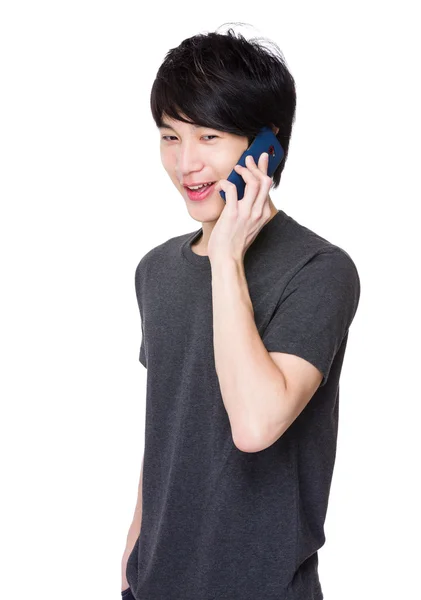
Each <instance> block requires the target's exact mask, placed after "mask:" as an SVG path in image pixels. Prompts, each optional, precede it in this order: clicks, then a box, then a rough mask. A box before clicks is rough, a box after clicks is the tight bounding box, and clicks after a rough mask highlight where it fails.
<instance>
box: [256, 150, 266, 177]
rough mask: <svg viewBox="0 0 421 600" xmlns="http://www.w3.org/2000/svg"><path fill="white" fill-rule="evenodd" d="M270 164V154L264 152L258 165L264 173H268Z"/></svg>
mask: <svg viewBox="0 0 421 600" xmlns="http://www.w3.org/2000/svg"><path fill="white" fill-rule="evenodd" d="M268 165H269V154H268V153H267V152H262V154H261V155H260V156H259V162H258V163H257V167H258V169H259V170H260V171H261V172H262V173H263V175H267V173H268Z"/></svg>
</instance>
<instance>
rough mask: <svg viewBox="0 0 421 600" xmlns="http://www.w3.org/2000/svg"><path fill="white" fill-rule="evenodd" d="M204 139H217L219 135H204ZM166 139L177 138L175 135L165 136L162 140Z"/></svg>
mask: <svg viewBox="0 0 421 600" xmlns="http://www.w3.org/2000/svg"><path fill="white" fill-rule="evenodd" d="M202 137H207V138H216V137H218V136H217V135H204V136H202ZM166 138H176V136H175V135H163V136H162V139H163V140H165V139H166Z"/></svg>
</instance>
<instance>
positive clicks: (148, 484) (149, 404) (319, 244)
mask: <svg viewBox="0 0 421 600" xmlns="http://www.w3.org/2000/svg"><path fill="white" fill-rule="evenodd" d="M295 104H296V95H295V85H294V80H293V78H292V76H291V74H290V73H289V71H288V69H287V67H286V65H285V62H284V61H283V59H282V58H281V57H279V56H276V55H275V54H272V53H271V52H270V51H268V50H267V49H265V48H264V47H262V46H260V45H259V44H258V43H257V42H255V41H253V40H252V41H247V40H246V39H244V38H243V37H242V36H241V35H240V36H238V37H236V36H235V34H234V32H233V31H232V30H229V31H228V33H227V34H223V35H222V34H218V33H209V34H206V35H204V34H202V35H197V36H194V37H192V38H189V39H187V40H184V42H182V43H181V44H180V46H179V47H178V48H175V49H172V50H171V51H170V52H169V53H168V54H167V56H166V58H165V60H164V63H163V64H162V66H161V67H160V69H159V71H158V74H157V78H156V80H155V82H154V85H153V88H152V95H151V108H152V113H153V117H154V119H155V121H156V123H157V126H158V128H159V133H160V136H161V160H162V163H163V166H164V168H165V170H166V172H167V173H168V175H169V177H170V178H171V180H172V181H173V183H174V185H175V186H176V188H177V190H178V191H179V192H180V194H181V196H182V198H183V200H184V202H185V204H186V207H187V210H188V211H189V214H190V215H191V217H192V218H193V219H194V220H196V221H198V222H200V223H201V228H200V229H198V230H196V231H194V232H192V233H188V234H185V235H181V236H177V237H173V238H171V239H169V240H168V241H166V242H165V243H163V244H160V245H159V246H157V247H155V248H153V249H152V250H151V251H149V252H148V253H147V254H146V255H145V256H144V257H143V258H142V259H141V261H140V263H139V264H138V266H137V268H136V274H135V286H136V294H137V300H138V304H139V310H140V316H141V323H142V340H141V345H140V355H139V359H140V362H141V363H142V364H143V365H144V366H145V367H146V368H147V369H148V379H147V400H146V430H145V453H144V465H143V468H142V474H141V481H140V484H139V498H138V505H137V508H136V513H135V518H134V521H133V525H132V528H131V531H130V534H129V536H128V541H127V547H126V551H125V553H124V558H123V561H122V568H123V582H122V596H123V597H124V598H135V599H136V600H146V599H147V600H211V599H212V600H220V599H221V600H222V599H229V600H310V598H311V599H313V600H321V599H322V598H323V593H322V589H321V585H320V581H319V577H318V553H317V551H318V549H319V548H321V547H322V546H323V544H324V542H325V536H324V521H325V516H326V511H327V505H328V497H329V489H330V484H331V478H332V473H333V467H334V461H335V452H336V441H337V427H338V402H339V377H340V373H341V368H342V364H343V360H344V354H345V348H346V345H347V340H348V331H349V327H350V325H351V322H352V321H353V318H354V315H355V313H356V310H357V306H358V302H359V296H360V281H359V276H358V272H357V269H356V267H355V264H354V262H353V261H352V259H351V258H350V256H349V255H348V254H347V252H346V251H345V250H343V249H342V248H340V247H338V246H336V245H334V244H332V243H331V242H329V241H328V240H326V239H324V238H322V237H321V236H319V235H318V234H316V233H314V232H313V231H311V230H309V229H308V228H306V227H304V226H303V225H301V224H299V223H298V222H297V221H295V220H294V219H293V218H292V217H290V216H289V215H287V214H286V213H285V212H284V211H282V210H278V209H277V208H276V207H275V206H274V205H273V203H272V201H271V199H270V196H269V194H268V192H269V189H270V187H277V186H278V185H279V181H280V177H281V173H282V170H283V168H284V164H285V159H286V156H287V153H288V145H289V139H290V135H291V130H292V124H293V121H294V117H295ZM265 125H269V126H271V127H272V129H273V131H274V132H275V134H276V135H277V138H278V140H279V141H280V143H281V145H282V146H283V148H284V151H285V158H284V160H283V161H282V162H281V164H280V165H279V167H278V169H277V170H276V171H275V174H274V176H273V180H271V179H270V178H269V177H268V176H267V160H266V158H265V156H264V155H262V156H261V157H260V158H259V160H258V163H257V164H255V163H254V162H253V161H250V162H248V163H247V166H246V167H236V169H237V172H238V173H240V174H241V175H242V176H243V178H244V180H245V182H246V190H245V195H244V198H243V199H242V200H241V201H239V200H238V199H237V195H236V188H235V187H234V186H233V185H232V184H229V182H228V181H227V177H228V176H229V174H230V172H231V170H232V169H233V167H234V166H235V165H236V164H237V161H238V159H239V157H240V156H241V154H242V153H243V151H244V150H245V149H246V148H247V147H248V146H249V145H250V143H251V142H252V140H253V137H254V136H255V135H256V134H257V133H258V132H259V130H260V129H261V127H263V126H265ZM212 182H215V183H214V184H213V185H212V186H210V187H209V189H207V190H205V191H201V192H194V191H190V190H189V189H188V188H189V187H192V186H197V185H199V184H205V183H212ZM220 189H222V190H224V191H225V192H226V203H225V202H224V200H223V199H222V198H221V195H220V193H219V190H220Z"/></svg>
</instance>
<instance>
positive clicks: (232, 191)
mask: <svg viewBox="0 0 421 600" xmlns="http://www.w3.org/2000/svg"><path fill="white" fill-rule="evenodd" d="M215 189H216V190H217V191H219V190H223V191H224V192H225V205H226V207H228V209H227V210H229V211H231V210H234V209H235V210H237V203H238V195H237V187H236V186H235V185H234V184H233V183H232V182H231V181H228V180H227V179H220V180H219V182H218V183H217V184H216V186H215Z"/></svg>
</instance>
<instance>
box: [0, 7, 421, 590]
mask: <svg viewBox="0 0 421 600" xmlns="http://www.w3.org/2000/svg"><path fill="white" fill-rule="evenodd" d="M224 4H225V5H226V3H224ZM226 6H227V5H226ZM229 6H230V9H229V10H223V9H222V8H221V7H219V8H216V6H215V4H214V3H205V4H199V5H198V4H197V3H196V2H178V3H168V5H167V6H165V5H163V4H162V3H150V4H149V5H148V4H143V5H142V3H141V2H133V1H124V2H116V1H108V2H104V1H102V2H98V1H97V2H95V1H93V0H83V2H82V1H80V0H79V1H78V0H73V1H72V2H59V1H56V2H52V1H51V2H46V1H39V2H20V1H18V0H15V1H14V2H12V1H9V2H3V3H2V5H1V11H0V61H1V71H0V82H1V94H0V103H1V106H0V119H1V121H0V128H1V129H0V151H1V156H0V159H1V165H0V168H1V177H0V193H1V218H0V227H1V230H0V244H1V247H0V256H1V290H2V291H1V311H0V315H1V323H0V326H1V356H0V359H1V372H2V375H1V431H0V439H1V448H0V450H1V456H2V466H1V483H2V490H3V491H2V493H1V511H0V515H1V516H0V518H1V523H0V525H1V535H0V539H1V542H0V544H1V553H2V556H1V563H2V568H1V570H2V575H1V583H0V597H1V598H4V599H6V598H34V599H38V598H43V599H48V600H50V599H51V600H70V599H71V600H74V599H75V598H78V599H81V600H84V599H95V600H96V599H98V600H99V599H101V600H111V599H113V598H114V599H117V598H119V597H120V584H121V580H120V563H121V556H122V554H123V551H124V547H125V542H126V535H127V531H128V528H129V525H130V522H131V519H132V515H133V511H134V507H135V503H136V495H137V485H138V478H139V472H140V467H141V460H142V455H143V448H144V445H143V444H144V415H145V391H146V370H145V369H144V367H143V366H142V365H141V364H140V363H139V361H138V353H139V343H140V333H141V331H140V318H139V312H138V307H137V303H136V297H135V288H134V272H135V268H136V266H137V264H138V262H139V260H140V259H141V258H142V256H143V255H144V254H145V253H146V252H147V251H148V250H150V249H151V248H153V247H154V246H156V245H158V244H160V243H162V242H164V241H165V240H167V239H169V238H170V237H174V236H176V235H181V234H183V233H187V232H193V231H194V230H197V229H199V228H200V226H201V223H198V222H196V221H194V220H192V219H191V217H190V216H189V214H188V212H187V208H186V206H185V202H184V200H183V198H182V197H181V195H180V194H179V193H178V192H177V190H176V189H175V188H174V186H173V185H172V183H171V181H170V179H169V177H168V176H167V174H166V172H165V171H164V169H163V167H162V164H161V162H160V156H159V134H158V131H157V130H156V128H155V124H154V122H153V120H152V116H151V114H150V108H149V94H150V89H151V86H152V83H153V80H154V77H155V74H156V72H157V70H158V68H159V66H160V64H161V62H162V61H163V59H164V56H165V54H166V52H167V51H168V50H169V49H170V48H173V47H175V46H177V45H178V44H179V43H180V42H181V41H182V40H183V39H185V38H186V37H190V36H192V35H195V34H196V33H200V32H206V31H213V30H215V29H216V28H218V27H219V26H221V25H223V24H224V23H226V22H228V21H242V22H245V23H247V24H249V25H251V26H252V27H253V28H254V30H253V29H251V28H250V27H249V28H248V29H247V30H244V28H243V33H245V35H248V36H254V35H263V36H264V37H267V38H269V39H271V40H273V41H274V42H275V43H277V44H278V46H279V47H280V49H281V51H282V52H283V54H284V56H285V58H286V61H287V64H288V67H289V68H290V70H291V72H292V74H293V76H294V78H295V81H296V86H297V115H296V122H295V125H294V129H293V133H292V139H291V144H290V151H289V157H288V160H287V163H286V167H285V171H284V175H283V177H282V180H281V184H280V187H279V188H278V189H277V190H275V191H274V192H272V194H271V197H272V200H273V202H274V204H275V206H276V207H277V208H282V209H283V210H285V211H286V212H287V213H288V214H290V215H291V216H292V217H293V218H295V219H296V220H298V221H299V222H300V223H302V224H303V225H305V226H307V227H309V228H310V229H312V230H314V231H315V232H317V233H318V234H320V235H322V236H323V237H325V238H327V239H329V240H330V241H331V242H333V243H336V244H338V245H339V246H341V247H342V248H344V249H345V250H346V251H347V252H348V253H349V254H350V255H351V257H352V258H353V260H354V261H355V263H356V265H357V267H358V271H359V274H360V278H361V299H360V306H359V308H358V312H357V315H356V317H355V320H354V322H353V324H352V328H351V331H350V335H349V341H348V348H347V353H346V357H345V362H344V366H343V370H342V377H341V397H340V426H339V440H338V453H337V459H336V465H335V471H334V476H333V482H332V488H331V496H330V502H329V509H328V515H327V520H326V524H325V533H326V543H325V545H324V547H323V548H322V549H321V550H320V551H319V561H320V564H319V573H320V580H321V583H322V588H323V591H324V595H325V600H338V599H340V600H355V598H358V600H373V599H375V598H379V599H382V600H386V599H387V600H388V599H390V600H392V599H393V600H396V598H411V599H413V598H420V597H421V594H420V591H419V560H420V552H419V539H420V533H421V531H420V519H419V506H420V505H421V498H420V494H419V492H417V491H416V486H417V484H419V472H420V467H419V458H420V455H421V453H420V445H419V435H418V430H419V426H420V425H419V416H420V410H419V403H420V400H421V398H420V392H419V380H420V376H419V372H420V370H419V359H420V350H419V349H420V342H419V340H420V337H419V336H420V327H419V324H420V323H419V307H420V305H421V303H420V293H419V291H418V290H419V288H418V290H417V289H416V285H417V284H418V283H419V281H418V280H419V275H420V267H419V259H420V253H419V231H420V229H419V222H418V220H417V217H416V206H417V205H418V204H419V201H420V185H419V175H420V168H419V162H420V152H419V138H420V133H421V131H420V129H421V128H420V106H421V97H420V89H419V88H420V76H419V73H420V67H419V63H420V45H419V22H418V21H417V20H416V19H415V8H416V2H411V3H410V2H400V3H397V2H396V3H391V2H369V1H364V2H362V1H360V2H355V1H354V2H347V3H345V2H333V1H332V2H323V1H320V2H310V1H309V2H300V1H294V2H274V3H271V4H267V3H266V4H262V3H260V4H259V3H256V2H248V3H247V2H244V1H243V2H231V3H230V5H229ZM237 29H238V28H237ZM417 38H418V39H417ZM417 208H418V207H417ZM163 600H164V599H163ZM166 600H171V599H166ZM198 600H199V599H198ZM256 600H260V599H256ZM262 600H263V599H262Z"/></svg>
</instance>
